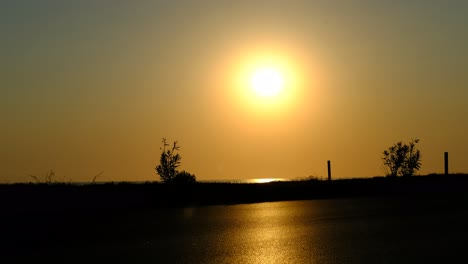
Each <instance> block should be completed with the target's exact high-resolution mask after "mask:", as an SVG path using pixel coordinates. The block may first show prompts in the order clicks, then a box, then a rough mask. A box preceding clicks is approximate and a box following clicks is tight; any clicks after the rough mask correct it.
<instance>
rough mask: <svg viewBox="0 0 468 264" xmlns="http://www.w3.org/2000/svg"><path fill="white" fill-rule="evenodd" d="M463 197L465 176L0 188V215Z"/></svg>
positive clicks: (466, 187) (467, 180)
mask: <svg viewBox="0 0 468 264" xmlns="http://www.w3.org/2000/svg"><path fill="white" fill-rule="evenodd" d="M427 195H435V196H441V197H443V196H454V195H461V196H463V197H466V196H468V175H465V174H458V175H449V176H444V175H429V176H414V177H399V178H388V177H375V178H366V179H349V180H334V181H331V182H328V181H319V180H311V181H291V182H271V183H259V184H253V183H195V184H161V183H144V184H132V183H109V184H94V185H81V186H79V185H73V184H52V185H45V184H11V185H0V204H1V208H2V211H1V212H0V214H12V213H13V214H17V213H20V214H21V213H27V212H51V211H57V210H59V211H62V210H72V211H77V210H78V211H79V210H102V209H111V210H112V209H119V210H120V209H145V208H161V207H185V206H201V205H217V204H237V203H254V202H267V201H287V200H307V199H330V198H344V197H363V196H416V197H418V196H427Z"/></svg>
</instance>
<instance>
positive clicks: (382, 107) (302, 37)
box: [0, 0, 468, 182]
mask: <svg viewBox="0 0 468 264" xmlns="http://www.w3.org/2000/svg"><path fill="white" fill-rule="evenodd" d="M467 13H468V2H466V1H455V0H454V1H423V0H420V1H417V0H414V1H362V0H360V1H358V0H356V1H354V0H349V1H348V0H343V1H266V0H265V1H110V0H109V1H106V0H102V1H52V0H43V1H33V0H30V1H26V0H25V1H2V2H1V3H0V34H1V36H2V37H1V39H2V41H1V42H0V58H1V60H0V84H1V85H0V103H1V104H0V121H1V123H0V124H1V128H2V129H1V130H0V144H1V148H0V182H18V181H29V180H30V178H29V177H28V176H27V175H28V174H34V175H43V174H45V173H46V172H47V171H48V170H50V169H53V170H54V171H55V172H56V174H57V177H58V178H63V179H67V180H73V181H90V180H92V178H93V176H94V175H96V174H97V173H99V172H100V171H103V174H102V176H101V178H100V179H99V180H105V181H121V180H126V181H146V180H157V179H159V177H158V176H157V175H156V172H155V170H154V168H155V166H156V165H157V163H158V161H159V155H160V149H159V148H160V147H161V138H162V137H166V138H167V139H168V140H170V141H172V140H178V142H179V144H180V146H181V149H180V154H181V155H182V167H181V169H184V170H187V171H189V172H191V173H194V174H195V175H196V176H197V179H198V180H236V179H250V178H291V179H293V178H299V177H307V176H309V175H314V176H318V177H320V176H325V175H326V169H327V168H326V161H327V160H331V161H332V166H333V177H335V178H349V177H370V176H376V175H383V171H382V168H381V167H382V162H381V159H380V157H381V153H382V151H383V150H384V149H386V148H387V147H389V146H390V145H392V144H393V143H395V142H397V141H400V140H403V141H409V140H411V139H412V138H419V139H421V142H420V144H419V148H420V149H421V152H422V169H421V171H420V173H422V174H425V173H432V172H442V171H443V153H444V151H448V152H449V155H450V169H451V171H452V172H468V162H467V155H466V151H467V150H468V138H467V136H466V135H468V107H467V102H468V74H467V73H466V69H468V22H467V21H468V20H466V14H467ZM262 67H267V68H268V67H269V68H274V69H276V70H277V71H278V72H280V73H281V75H282V78H283V79H284V80H283V81H284V87H283V90H282V92H281V94H279V95H278V96H276V97H271V98H262V97H259V96H258V95H257V94H255V93H254V92H253V91H252V89H251V87H249V86H250V85H251V83H250V82H251V76H252V74H253V73H254V72H255V71H256V70H258V69H259V68H262Z"/></svg>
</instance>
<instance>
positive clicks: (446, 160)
mask: <svg viewBox="0 0 468 264" xmlns="http://www.w3.org/2000/svg"><path fill="white" fill-rule="evenodd" d="M444 160H445V176H447V175H448V174H449V168H448V152H445V153H444Z"/></svg>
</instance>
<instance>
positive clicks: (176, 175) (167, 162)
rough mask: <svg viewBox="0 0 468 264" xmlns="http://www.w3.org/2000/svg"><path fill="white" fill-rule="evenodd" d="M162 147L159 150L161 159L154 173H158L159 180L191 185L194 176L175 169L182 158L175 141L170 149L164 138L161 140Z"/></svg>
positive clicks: (194, 178)
mask: <svg viewBox="0 0 468 264" xmlns="http://www.w3.org/2000/svg"><path fill="white" fill-rule="evenodd" d="M162 143H163V147H162V148H161V151H162V153H161V158H160V160H159V165H158V166H156V172H157V173H158V175H159V177H161V180H162V181H163V182H165V183H172V182H174V183H191V182H195V181H196V177H195V175H192V174H190V173H188V172H186V171H182V172H179V171H178V170H177V168H178V167H179V166H180V160H181V159H182V157H181V156H180V155H179V153H176V152H177V151H179V149H180V147H179V145H177V141H174V143H173V145H172V147H171V148H169V143H167V140H166V139H165V138H163V139H162Z"/></svg>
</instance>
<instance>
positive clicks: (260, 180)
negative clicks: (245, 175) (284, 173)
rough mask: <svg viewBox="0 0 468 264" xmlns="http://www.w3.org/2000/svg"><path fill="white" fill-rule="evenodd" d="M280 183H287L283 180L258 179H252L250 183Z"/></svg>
mask: <svg viewBox="0 0 468 264" xmlns="http://www.w3.org/2000/svg"><path fill="white" fill-rule="evenodd" d="M278 181H285V179H282V178H258V179H251V180H249V183H269V182H278Z"/></svg>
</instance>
